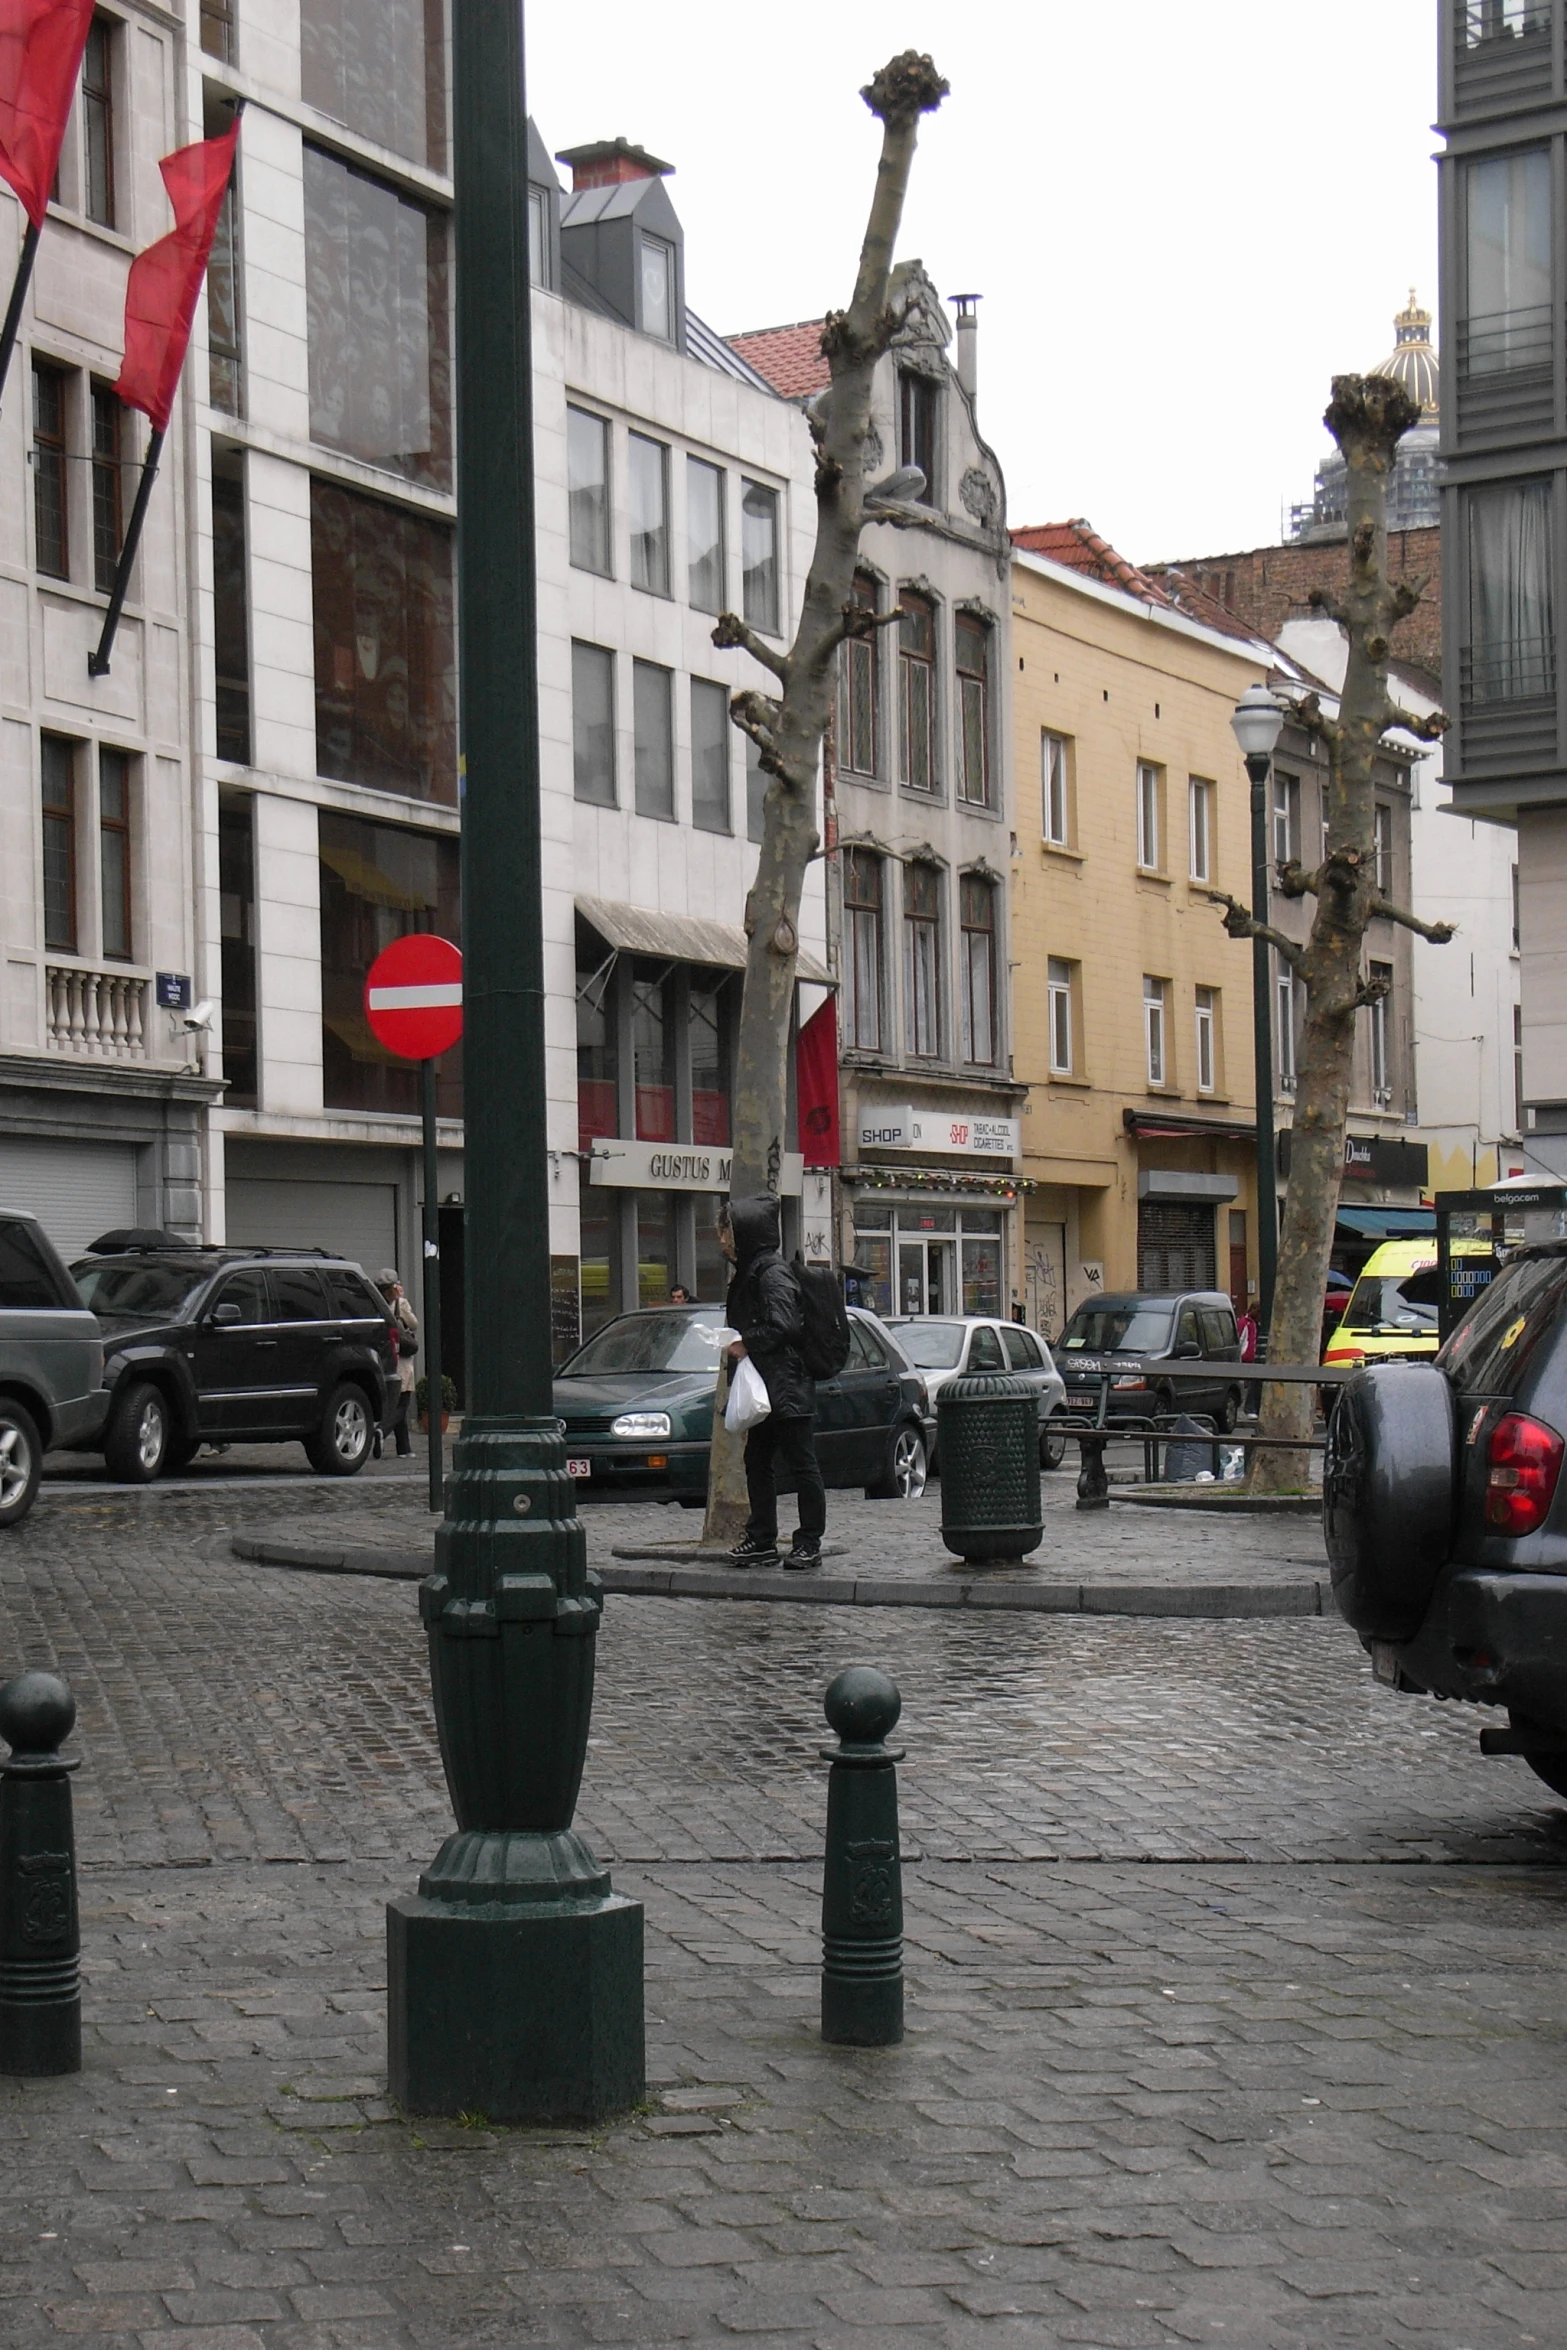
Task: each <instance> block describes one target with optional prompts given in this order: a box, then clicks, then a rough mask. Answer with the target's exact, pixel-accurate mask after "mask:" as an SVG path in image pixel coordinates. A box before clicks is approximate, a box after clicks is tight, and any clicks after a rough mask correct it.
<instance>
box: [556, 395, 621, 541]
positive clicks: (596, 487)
mask: <svg viewBox="0 0 1567 2350" xmlns="http://www.w3.org/2000/svg"><path fill="white" fill-rule="evenodd" d="M566 514H567V529H568V533H569V536H570V543H571V560H572V562H573V563H574V564H575V565H576V567H577V569H578V570H579V571H596V572H598V573H599V575H600V576H601V577H602V578H604V579H608V578H609V576H610V559H609V426H608V425H607V424H606V423H605V421H604V419H603V417H602V416H590V415H589V413H588V411H587V409H586V408H568V409H567V411H566Z"/></svg>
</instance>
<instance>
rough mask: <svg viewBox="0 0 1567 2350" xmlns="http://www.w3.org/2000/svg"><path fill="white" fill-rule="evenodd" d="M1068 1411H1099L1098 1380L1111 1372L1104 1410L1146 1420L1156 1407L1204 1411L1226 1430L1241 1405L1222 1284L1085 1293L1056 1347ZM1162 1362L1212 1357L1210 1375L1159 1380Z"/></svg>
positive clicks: (1231, 1315)
mask: <svg viewBox="0 0 1567 2350" xmlns="http://www.w3.org/2000/svg"><path fill="white" fill-rule="evenodd" d="M1056 1353H1057V1355H1058V1356H1059V1358H1060V1363H1061V1370H1062V1373H1063V1375H1064V1377H1065V1380H1066V1399H1067V1409H1068V1410H1069V1411H1078V1412H1083V1411H1096V1410H1097V1409H1098V1402H1099V1386H1100V1379H1101V1377H1102V1375H1103V1373H1105V1372H1106V1371H1108V1372H1109V1373H1110V1394H1109V1399H1108V1402H1107V1404H1106V1412H1107V1416H1108V1417H1109V1418H1111V1419H1113V1420H1137V1419H1148V1418H1149V1417H1151V1416H1152V1415H1153V1414H1154V1413H1156V1412H1157V1413H1168V1412H1202V1413H1205V1414H1207V1415H1208V1416H1209V1417H1211V1418H1212V1420H1213V1421H1214V1423H1215V1425H1216V1426H1218V1427H1219V1428H1221V1429H1222V1430H1223V1431H1224V1433H1225V1435H1226V1436H1227V1435H1228V1434H1229V1432H1230V1430H1231V1429H1232V1428H1233V1427H1234V1425H1235V1421H1236V1417H1237V1415H1238V1414H1239V1411H1240V1408H1241V1382H1240V1381H1239V1379H1237V1378H1235V1377H1234V1375H1233V1371H1232V1366H1238V1365H1239V1363H1240V1359H1241V1341H1240V1333H1239V1331H1238V1330H1237V1329H1236V1327H1235V1308H1234V1306H1233V1305H1232V1304H1231V1303H1230V1301H1229V1299H1228V1298H1227V1297H1226V1296H1225V1295H1224V1292H1223V1291H1222V1290H1219V1289H1188V1290H1173V1291H1170V1292H1169V1293H1167V1294H1164V1295H1159V1294H1156V1293H1154V1292H1152V1291H1148V1290H1140V1289H1139V1290H1125V1291H1122V1292H1120V1293H1118V1294H1117V1295H1114V1296H1104V1297H1091V1298H1085V1299H1084V1300H1083V1303H1082V1304H1081V1305H1080V1306H1079V1307H1078V1309H1077V1311H1076V1313H1075V1314H1074V1315H1073V1316H1072V1318H1071V1320H1070V1321H1069V1322H1068V1323H1067V1326H1066V1328H1065V1329H1064V1330H1063V1331H1062V1333H1061V1339H1060V1343H1059V1345H1058V1346H1057V1348H1056ZM1166 1363H1211V1364H1212V1365H1213V1377H1212V1379H1211V1380H1201V1379H1181V1380H1179V1381H1177V1380H1173V1379H1170V1380H1165V1381H1163V1382H1161V1381H1160V1378H1159V1372H1160V1369H1161V1368H1162V1366H1163V1365H1164V1364H1166Z"/></svg>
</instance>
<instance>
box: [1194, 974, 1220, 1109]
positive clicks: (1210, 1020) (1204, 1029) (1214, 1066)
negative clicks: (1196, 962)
mask: <svg viewBox="0 0 1567 2350" xmlns="http://www.w3.org/2000/svg"><path fill="white" fill-rule="evenodd" d="M1196 1044H1197V1091H1198V1092H1199V1093H1214V1092H1216V1091H1217V1090H1218V1083H1219V1074H1218V1072H1219V991H1218V989H1217V988H1213V987H1200V988H1198V990H1197V1035H1196Z"/></svg>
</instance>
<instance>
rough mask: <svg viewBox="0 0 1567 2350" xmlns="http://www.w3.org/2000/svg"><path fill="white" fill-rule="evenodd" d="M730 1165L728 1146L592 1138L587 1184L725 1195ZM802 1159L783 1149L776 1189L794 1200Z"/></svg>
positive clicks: (796, 1195)
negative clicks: (723, 1192)
mask: <svg viewBox="0 0 1567 2350" xmlns="http://www.w3.org/2000/svg"><path fill="white" fill-rule="evenodd" d="M732 1163H733V1160H732V1153H731V1152H730V1151H729V1150H728V1148H727V1147H726V1148H724V1149H722V1150H718V1149H716V1148H714V1147H713V1145H711V1144H708V1143H700V1142H697V1143H690V1142H622V1141H620V1140H619V1139H618V1138H617V1137H616V1136H614V1135H612V1134H610V1135H598V1136H595V1138H594V1141H593V1146H592V1156H591V1160H590V1178H589V1179H590V1181H592V1182H594V1183H601V1184H608V1185H609V1186H610V1187H611V1189H612V1190H616V1191H727V1190H728V1189H729V1170H730V1167H731V1165H732ZM804 1175H805V1161H804V1159H803V1158H802V1157H801V1156H800V1154H799V1152H798V1151H785V1152H784V1155H783V1166H782V1169H781V1170H780V1173H779V1177H778V1189H779V1191H780V1192H781V1193H782V1195H783V1196H784V1198H786V1199H796V1198H798V1196H799V1192H800V1186H801V1183H802V1181H803V1180H804Z"/></svg>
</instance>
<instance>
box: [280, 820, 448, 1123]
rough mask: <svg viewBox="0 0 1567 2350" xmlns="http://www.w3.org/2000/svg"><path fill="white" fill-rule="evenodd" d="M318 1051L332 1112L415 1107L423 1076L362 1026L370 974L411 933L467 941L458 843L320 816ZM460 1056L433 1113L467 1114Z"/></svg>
mask: <svg viewBox="0 0 1567 2350" xmlns="http://www.w3.org/2000/svg"><path fill="white" fill-rule="evenodd" d="M316 822H317V825H318V827H319V835H318V837H319V841H320V854H321V1052H322V1063H323V1068H322V1082H323V1097H322V1098H323V1100H324V1102H325V1104H326V1107H327V1108H328V1109H340V1110H395V1111H401V1112H403V1113H404V1114H405V1115H412V1114H413V1113H415V1112H416V1111H417V1110H418V1107H419V1070H418V1067H417V1065H416V1064H415V1063H414V1062H412V1061H396V1060H393V1059H391V1058H390V1057H389V1056H388V1055H387V1054H386V1052H385V1051H384V1050H383V1049H382V1047H381V1046H380V1045H379V1044H377V1043H376V1041H375V1039H374V1037H373V1036H372V1035H371V1033H370V1030H369V1028H368V1026H367V1025H366V1022H365V1001H364V998H365V974H366V972H367V971H368V970H369V968H370V966H371V964H372V963H373V962H374V961H375V958H376V956H377V955H378V954H380V953H381V951H382V949H383V948H384V947H389V946H390V945H391V943H392V941H393V940H394V939H396V938H404V937H406V936H407V935H408V933H409V932H410V931H415V930H434V931H438V932H439V933H440V935H441V936H442V937H443V938H449V939H451V940H452V941H453V943H454V944H456V945H459V946H460V945H461V943H462V913H461V906H460V902H459V896H458V845H457V842H456V840H455V839H454V838H451V837H449V836H446V835H442V836H440V837H437V836H436V835H434V834H432V833H428V832H415V831H414V830H413V829H412V827H411V826H409V825H406V824H373V823H370V822H368V821H367V820H366V819H365V818H364V817H361V816H341V815H338V814H337V813H336V811H335V810H333V809H330V808H322V809H321V810H319V812H318V814H317V818H316ZM461 1069H462V1061H461V1048H460V1047H459V1048H457V1049H456V1050H454V1051H452V1052H450V1053H443V1054H442V1056H441V1060H440V1065H439V1068H438V1070H437V1073H436V1107H437V1109H438V1111H439V1112H440V1115H441V1116H442V1117H443V1118H456V1117H461V1115H462V1079H461Z"/></svg>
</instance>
